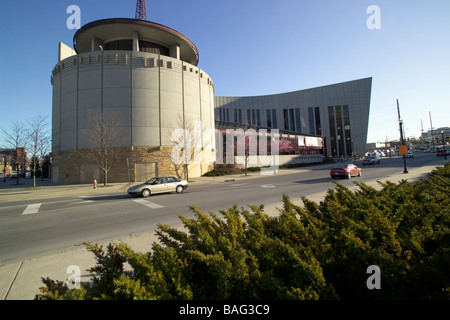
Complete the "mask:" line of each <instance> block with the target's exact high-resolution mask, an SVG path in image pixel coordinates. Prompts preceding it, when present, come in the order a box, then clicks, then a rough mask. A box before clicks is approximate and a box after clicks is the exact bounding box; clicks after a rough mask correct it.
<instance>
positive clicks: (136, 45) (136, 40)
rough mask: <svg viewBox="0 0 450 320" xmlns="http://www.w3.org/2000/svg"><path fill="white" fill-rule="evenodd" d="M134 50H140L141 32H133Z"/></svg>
mask: <svg viewBox="0 0 450 320" xmlns="http://www.w3.org/2000/svg"><path fill="white" fill-rule="evenodd" d="M133 51H135V52H139V34H138V33H137V32H133Z"/></svg>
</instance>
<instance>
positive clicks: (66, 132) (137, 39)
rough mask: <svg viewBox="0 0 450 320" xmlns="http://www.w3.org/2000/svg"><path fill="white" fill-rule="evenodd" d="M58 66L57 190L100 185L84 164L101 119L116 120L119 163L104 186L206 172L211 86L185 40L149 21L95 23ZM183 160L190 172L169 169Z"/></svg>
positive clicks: (210, 153) (211, 142)
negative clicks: (59, 186)
mask: <svg viewBox="0 0 450 320" xmlns="http://www.w3.org/2000/svg"><path fill="white" fill-rule="evenodd" d="M58 60H59V61H58V63H57V64H56V66H55V68H54V69H53V72H52V77H51V82H52V85H53V116H52V127H53V134H52V135H53V136H52V138H53V153H52V167H53V180H54V181H55V182H60V183H91V182H92V181H93V180H94V179H96V180H97V181H98V182H99V183H101V182H102V181H103V171H102V170H101V168H100V167H99V166H98V165H97V164H96V162H95V161H94V160H92V157H87V156H85V155H86V154H87V152H88V151H87V150H89V148H92V147H93V145H92V144H93V141H96V138H98V135H99V134H98V128H96V123H97V124H98V121H97V122H96V121H94V120H95V119H94V118H95V117H97V116H98V115H102V117H104V118H105V119H108V118H111V119H112V118H116V119H119V120H120V121H119V123H120V124H119V125H118V126H117V127H115V132H120V135H119V138H118V139H116V140H117V141H114V143H115V149H117V151H119V157H118V158H116V159H114V161H113V162H112V167H111V170H110V171H109V173H108V182H115V181H131V182H137V181H144V180H146V179H147V178H150V177H152V176H156V175H159V176H163V175H175V176H178V177H180V178H186V176H187V172H186V170H188V172H189V177H195V176H200V175H202V174H204V173H205V172H207V171H209V170H211V168H212V165H213V162H214V160H215V151H214V150H215V137H214V134H213V132H214V84H213V81H212V80H211V77H209V76H208V74H206V73H205V72H204V71H203V70H201V69H199V68H198V67H197V65H198V62H199V53H198V49H197V48H196V46H195V45H194V43H193V42H192V41H191V40H189V39H188V38H187V37H186V36H184V35H183V34H181V33H179V32H178V31H175V30H173V29H171V28H169V27H166V26H163V25H160V24H157V23H154V22H150V21H144V20H136V19H105V20H98V21H94V22H91V23H88V24H86V25H84V26H83V27H82V28H81V29H79V30H78V31H77V32H76V34H75V35H74V38H73V49H72V48H70V47H68V46H66V45H64V44H62V43H60V44H59V59H58ZM102 119H103V118H102ZM174 132H177V133H180V132H187V133H188V134H187V136H189V137H190V140H189V137H186V136H184V137H180V135H179V134H178V135H176V134H175V136H174ZM184 138H186V139H185V140H184V141H185V142H188V141H190V142H189V144H188V145H189V146H190V147H189V148H188V149H190V150H187V149H186V147H185V146H186V145H185V144H182V143H181V142H180V139H181V140H182V139H184ZM177 139H178V140H177ZM174 147H176V148H174ZM174 149H175V150H176V152H175V153H174V151H173V150H174ZM193 149H195V156H194V152H192V150H193ZM182 155H184V157H185V158H186V160H187V161H185V162H184V163H189V165H188V166H186V165H185V164H180V163H178V162H177V161H174V156H175V158H177V157H179V156H182Z"/></svg>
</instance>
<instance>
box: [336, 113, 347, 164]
mask: <svg viewBox="0 0 450 320" xmlns="http://www.w3.org/2000/svg"><path fill="white" fill-rule="evenodd" d="M335 115H336V126H337V134H338V148H339V149H338V150H339V155H340V156H343V155H345V154H346V152H345V135H344V125H343V121H342V120H343V119H342V108H341V106H336V108H335Z"/></svg>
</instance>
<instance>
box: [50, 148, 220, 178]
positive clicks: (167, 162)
mask: <svg viewBox="0 0 450 320" xmlns="http://www.w3.org/2000/svg"><path fill="white" fill-rule="evenodd" d="M172 149H173V147H155V148H147V147H132V148H122V150H121V152H122V155H121V157H120V159H118V160H116V161H114V162H113V164H112V166H111V169H110V171H109V172H108V183H114V182H128V181H130V182H143V181H146V180H148V179H150V178H152V177H154V176H176V177H178V178H181V179H186V177H187V175H186V166H185V164H184V163H182V164H179V165H176V164H174V162H173V161H172V158H171V156H172ZM86 152H87V151H86V150H79V151H60V152H57V153H54V154H53V156H52V166H53V181H54V182H57V183H65V184H72V183H92V182H93V181H94V180H97V182H98V183H99V184H103V183H104V172H103V170H101V169H100V168H99V166H98V165H97V164H96V163H95V162H94V161H93V160H91V157H87V156H86ZM88 159H89V160H88ZM209 159H215V155H214V154H212V156H211V157H210V158H209ZM188 169H189V177H190V178H192V177H198V176H201V175H203V174H205V173H206V172H208V171H211V170H212V169H213V163H212V162H211V160H208V159H205V158H204V159H203V160H202V161H199V162H198V163H194V161H192V162H191V163H190V164H189V165H188Z"/></svg>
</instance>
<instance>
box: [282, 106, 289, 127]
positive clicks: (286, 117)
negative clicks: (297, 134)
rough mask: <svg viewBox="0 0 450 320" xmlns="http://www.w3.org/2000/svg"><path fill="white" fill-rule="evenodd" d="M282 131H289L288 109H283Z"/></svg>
mask: <svg viewBox="0 0 450 320" xmlns="http://www.w3.org/2000/svg"><path fill="white" fill-rule="evenodd" d="M283 121H284V130H289V112H288V109H283Z"/></svg>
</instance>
